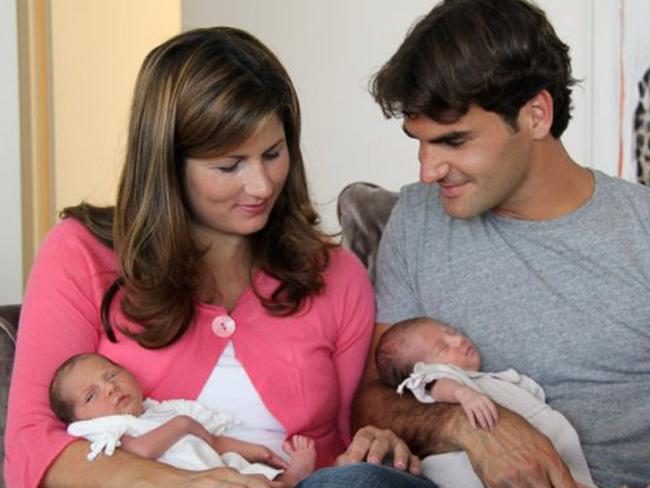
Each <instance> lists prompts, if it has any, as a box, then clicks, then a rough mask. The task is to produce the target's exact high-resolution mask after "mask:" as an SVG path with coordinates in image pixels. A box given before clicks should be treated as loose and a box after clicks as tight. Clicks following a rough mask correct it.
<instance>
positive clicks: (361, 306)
mask: <svg viewBox="0 0 650 488" xmlns="http://www.w3.org/2000/svg"><path fill="white" fill-rule="evenodd" d="M338 252H339V253H340V256H339V258H340V259H339V262H338V263H337V264H336V266H335V267H334V274H336V275H337V277H336V278H333V279H332V281H335V282H336V286H335V287H333V288H335V289H336V292H337V294H339V300H337V302H339V303H342V308H341V311H340V312H341V313H340V318H339V324H338V336H337V341H336V345H335V350H334V354H333V360H334V365H335V368H336V375H337V380H338V384H339V415H338V429H339V432H340V435H341V438H342V439H343V441H344V442H345V443H346V444H347V443H349V442H350V415H351V409H352V400H353V398H354V394H355V392H356V389H357V387H358V386H359V381H360V380H361V375H362V374H363V370H364V368H365V364H366V358H367V356H368V350H369V349H370V341H371V340H372V334H373V330H374V326H375V303H374V296H373V291H372V284H371V282H370V278H369V277H368V273H367V271H366V269H365V267H364V266H363V265H362V264H361V262H360V261H359V260H358V259H357V257H356V256H354V255H353V254H352V253H351V252H349V251H346V250H340V251H338ZM328 286H330V284H328ZM331 288H332V287H331Z"/></svg>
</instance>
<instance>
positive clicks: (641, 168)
mask: <svg viewBox="0 0 650 488" xmlns="http://www.w3.org/2000/svg"><path fill="white" fill-rule="evenodd" d="M634 157H635V160H636V168H637V177H638V179H639V182H640V183H642V184H644V185H649V186H650V68H648V70H647V71H646V72H645V75H644V76H643V78H642V79H641V81H639V103H638V105H637V106H636V110H635V111H634Z"/></svg>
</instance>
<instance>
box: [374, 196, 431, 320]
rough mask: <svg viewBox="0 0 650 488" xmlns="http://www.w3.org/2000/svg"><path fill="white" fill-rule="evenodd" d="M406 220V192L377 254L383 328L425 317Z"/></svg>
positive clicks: (387, 226)
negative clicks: (411, 265) (412, 265)
mask: <svg viewBox="0 0 650 488" xmlns="http://www.w3.org/2000/svg"><path fill="white" fill-rule="evenodd" d="M406 219H407V208H406V198H405V195H404V192H403V191H402V193H401V194H400V198H399V200H398V201H397V204H396V205H395V208H394V209H393V212H392V214H391V216H390V219H389V220H388V223H387V224H386V228H385V229H384V233H383V234H382V238H381V242H380V244H379V251H378V253H377V279H376V293H377V322H378V323H382V324H392V323H394V322H397V321H400V320H404V319H407V318H411V317H417V316H419V315H421V314H422V313H421V307H420V302H419V297H418V295H417V293H416V291H415V286H414V284H413V273H411V272H410V270H409V262H408V259H407V257H408V250H407V242H406V239H405V236H406V235H407V230H406V222H407V221H406Z"/></svg>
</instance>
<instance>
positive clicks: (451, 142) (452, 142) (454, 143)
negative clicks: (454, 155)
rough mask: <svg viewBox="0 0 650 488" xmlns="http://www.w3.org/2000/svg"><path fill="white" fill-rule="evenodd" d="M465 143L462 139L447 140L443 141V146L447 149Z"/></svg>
mask: <svg viewBox="0 0 650 488" xmlns="http://www.w3.org/2000/svg"><path fill="white" fill-rule="evenodd" d="M464 143H465V141H464V140H462V139H449V140H448V141H445V144H447V146H449V147H460V146H462V145H463V144H464Z"/></svg>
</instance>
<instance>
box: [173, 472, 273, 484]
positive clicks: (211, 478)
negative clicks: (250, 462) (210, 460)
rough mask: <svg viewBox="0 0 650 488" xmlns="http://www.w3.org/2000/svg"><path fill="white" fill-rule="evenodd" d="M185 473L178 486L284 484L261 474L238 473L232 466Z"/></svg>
mask: <svg viewBox="0 0 650 488" xmlns="http://www.w3.org/2000/svg"><path fill="white" fill-rule="evenodd" d="M187 473H188V474H187V478H186V479H185V480H184V481H182V482H181V483H180V484H179V485H178V488H270V487H272V488H283V487H284V486H285V485H284V484H283V483H280V482H278V481H269V480H268V479H267V478H265V477H264V476H262V475H253V476H247V475H243V474H240V473H238V472H237V471H236V470H234V469H232V468H213V469H210V470H207V471H197V472H189V471H188V472H187Z"/></svg>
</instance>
